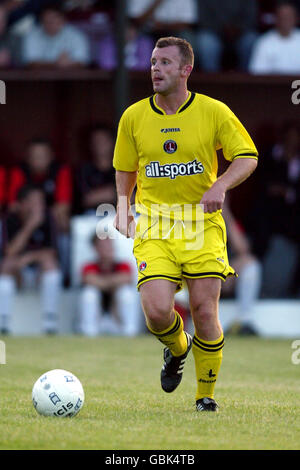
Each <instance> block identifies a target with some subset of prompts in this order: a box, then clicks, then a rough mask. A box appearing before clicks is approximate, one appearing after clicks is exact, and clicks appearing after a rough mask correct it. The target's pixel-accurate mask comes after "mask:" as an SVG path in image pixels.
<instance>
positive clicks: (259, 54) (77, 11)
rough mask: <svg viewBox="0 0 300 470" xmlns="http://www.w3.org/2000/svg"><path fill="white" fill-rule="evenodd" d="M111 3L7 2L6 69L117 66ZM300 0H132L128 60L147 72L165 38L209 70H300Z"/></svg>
mask: <svg viewBox="0 0 300 470" xmlns="http://www.w3.org/2000/svg"><path fill="white" fill-rule="evenodd" d="M115 3H116V2H114V1H111V2H110V1H104V0H65V1H59V2H58V1H56V2H55V1H50V2H49V0H2V1H0V67H1V68H11V67H13V68H19V69H20V68H59V69H67V68H72V67H73V68H74V67H94V68H100V69H104V70H114V69H115V68H116V66H117V46H116V31H115V25H116V18H115V16H116V7H115ZM299 3H300V2H299V0H290V1H282V0H281V1H278V2H272V1H269V0H247V1H246V2H245V1H243V0H230V1H224V2H222V8H220V2H219V1H218V0H127V20H128V21H127V27H126V34H125V36H126V38H125V64H126V65H127V67H128V68H129V69H131V70H140V71H142V70H147V69H148V68H149V63H150V56H151V51H152V49H153V45H154V43H155V41H156V39H157V38H159V37H161V36H170V35H175V36H181V37H184V38H186V39H188V40H189V41H190V42H191V43H192V45H193V47H194V51H195V67H196V68H197V69H199V70H202V71H204V72H218V71H220V70H237V71H242V72H249V73H252V74H271V73H275V74H297V73H299V71H300V54H299V49H300V30H299V28H298V26H299Z"/></svg>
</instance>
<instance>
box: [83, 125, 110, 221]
mask: <svg viewBox="0 0 300 470" xmlns="http://www.w3.org/2000/svg"><path fill="white" fill-rule="evenodd" d="M113 151H114V138H113V133H112V130H111V128H109V127H107V126H95V127H94V128H93V129H92V130H91V131H90V135H89V154H90V155H89V160H88V161H86V162H84V163H83V164H82V165H81V167H80V169H79V177H78V193H79V199H80V200H79V206H80V212H81V213H84V214H94V215H95V214H96V209H97V207H98V206H99V204H101V203H107V204H115V202H116V192H115V172H114V170H113V167H112V159H113Z"/></svg>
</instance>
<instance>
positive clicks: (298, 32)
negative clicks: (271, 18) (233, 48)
mask: <svg viewBox="0 0 300 470" xmlns="http://www.w3.org/2000/svg"><path fill="white" fill-rule="evenodd" d="M275 18H276V20H275V28H274V29H272V30H270V31H268V32H266V33H264V34H263V35H262V36H261V37H260V38H259V39H257V42H256V43H255V46H254V48H253V53H252V56H251V60H250V64H249V71H250V72H251V73H253V74H291V75H292V74H299V72H300V29H299V28H297V27H296V26H297V22H298V18H299V14H298V11H297V9H296V7H295V6H294V5H293V4H292V3H289V2H284V3H281V4H279V6H277V8H276V15H275Z"/></svg>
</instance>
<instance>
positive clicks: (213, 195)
mask: <svg viewBox="0 0 300 470" xmlns="http://www.w3.org/2000/svg"><path fill="white" fill-rule="evenodd" d="M256 166H257V160H256V159H254V158H237V159H235V160H233V162H232V163H231V164H230V165H229V167H228V169H227V170H226V171H225V172H224V173H223V174H222V175H221V176H220V177H219V178H218V179H217V180H216V181H215V183H214V184H213V185H212V186H211V188H210V189H209V190H208V191H206V192H205V193H204V194H203V197H202V199H201V201H200V203H201V204H203V206H204V207H203V210H204V212H209V213H211V212H215V211H217V210H219V209H222V207H223V204H224V200H225V194H226V192H227V191H228V190H229V189H232V188H235V187H236V186H238V185H239V184H241V183H242V182H243V181H245V180H246V179H247V178H248V177H249V176H250V175H251V173H253V171H254V170H255V168H256Z"/></svg>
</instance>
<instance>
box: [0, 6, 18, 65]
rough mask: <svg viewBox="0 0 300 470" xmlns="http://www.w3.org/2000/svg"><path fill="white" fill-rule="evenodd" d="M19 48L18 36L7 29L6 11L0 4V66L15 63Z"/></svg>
mask: <svg viewBox="0 0 300 470" xmlns="http://www.w3.org/2000/svg"><path fill="white" fill-rule="evenodd" d="M19 49H20V44H19V40H18V38H17V37H16V36H14V35H12V34H11V33H10V32H9V31H8V26H7V12H6V10H5V8H4V7H3V6H1V5H0V68H2V69H4V68H10V67H12V66H14V65H17V63H18V58H19V54H20V50H19Z"/></svg>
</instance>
